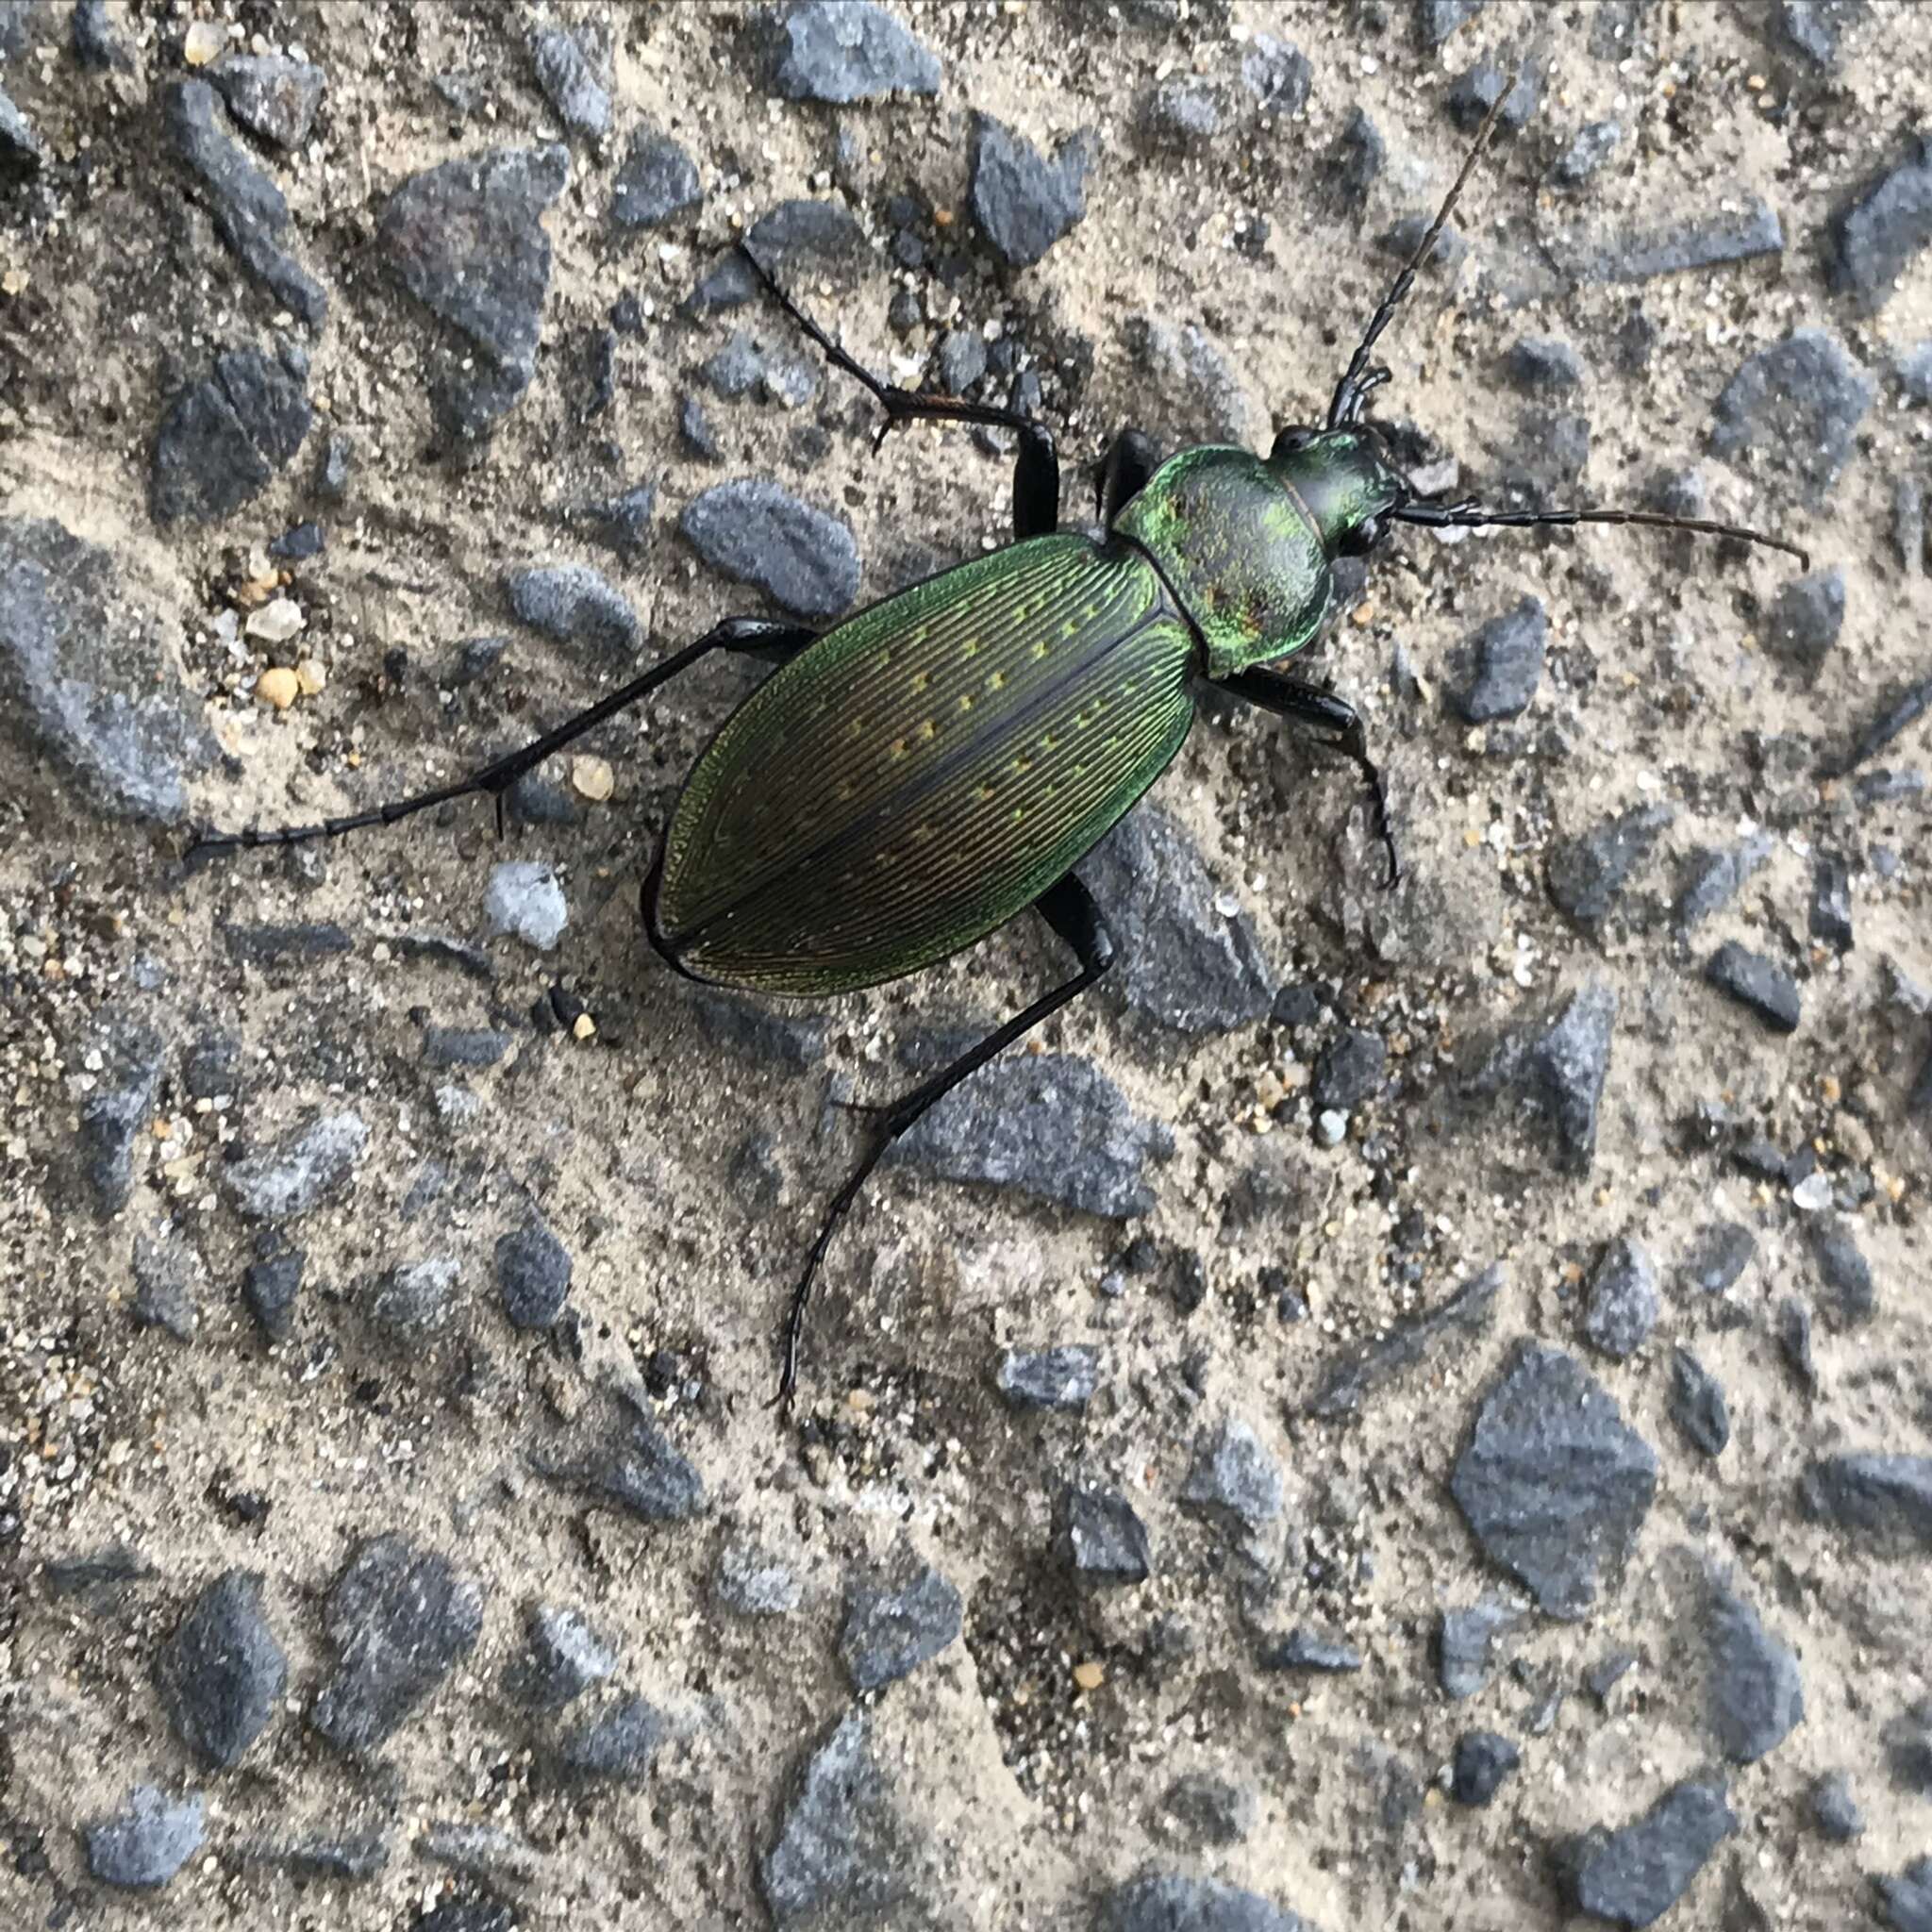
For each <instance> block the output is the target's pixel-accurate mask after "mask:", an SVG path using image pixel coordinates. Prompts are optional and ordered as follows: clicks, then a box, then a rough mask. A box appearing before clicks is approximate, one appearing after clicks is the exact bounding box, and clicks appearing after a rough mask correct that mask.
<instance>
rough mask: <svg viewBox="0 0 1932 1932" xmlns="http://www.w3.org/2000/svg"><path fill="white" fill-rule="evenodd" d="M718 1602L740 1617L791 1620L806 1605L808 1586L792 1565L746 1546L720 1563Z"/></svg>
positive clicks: (736, 1545) (735, 1546)
mask: <svg viewBox="0 0 1932 1932" xmlns="http://www.w3.org/2000/svg"><path fill="white" fill-rule="evenodd" d="M713 1588H714V1589H715V1590H716V1591H717V1595H718V1601H719V1602H720V1603H721V1604H723V1605H724V1607H725V1608H726V1609H727V1610H736V1611H737V1612H738V1614H739V1615H740V1616H741V1617H789V1616H790V1615H791V1612H792V1611H793V1610H795V1609H797V1607H799V1605H800V1604H802V1603H803V1602H804V1601H805V1586H804V1584H803V1583H801V1582H800V1581H799V1579H798V1576H797V1574H796V1573H795V1572H794V1571H793V1570H791V1568H790V1566H789V1565H787V1564H784V1563H780V1562H778V1561H777V1560H776V1559H775V1558H774V1557H768V1556H766V1555H765V1554H764V1553H763V1552H762V1551H759V1550H756V1549H753V1548H751V1547H750V1546H749V1545H747V1544H744V1543H732V1544H730V1545H729V1546H728V1547H727V1548H726V1549H725V1551H724V1555H723V1556H722V1557H719V1559H718V1574H717V1575H716V1577H715V1578H714V1579H713Z"/></svg>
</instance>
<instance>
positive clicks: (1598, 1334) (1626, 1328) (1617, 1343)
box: [1583, 1235, 1661, 1361]
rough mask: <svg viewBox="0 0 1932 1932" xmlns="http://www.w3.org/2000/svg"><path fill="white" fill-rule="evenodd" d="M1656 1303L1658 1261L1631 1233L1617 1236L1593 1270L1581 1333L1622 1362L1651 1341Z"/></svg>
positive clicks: (1593, 1345)
mask: <svg viewBox="0 0 1932 1932" xmlns="http://www.w3.org/2000/svg"><path fill="white" fill-rule="evenodd" d="M1660 1306H1661V1297H1660V1296H1659V1294H1658V1292H1657V1264H1656V1263H1655V1262H1654V1261H1652V1259H1651V1258H1650V1256H1649V1254H1648V1253H1647V1252H1646V1250H1645V1249H1643V1248H1642V1247H1641V1245H1640V1244H1639V1243H1638V1242H1636V1241H1632V1240H1631V1239H1630V1238H1629V1236H1627V1235H1623V1236H1619V1238H1618V1239H1617V1240H1615V1241H1612V1242H1611V1243H1610V1244H1609V1246H1608V1247H1607V1248H1606V1249H1605V1250H1604V1251H1603V1254H1602V1255H1601V1256H1600V1257H1598V1259H1597V1264H1596V1267H1595V1270H1594V1271H1593V1272H1592V1273H1591V1277H1590V1299H1589V1303H1588V1305H1587V1307H1586V1308H1585V1311H1584V1317H1583V1333H1584V1336H1585V1338H1586V1339H1587V1340H1588V1341H1589V1342H1590V1344H1591V1347H1592V1348H1594V1349H1596V1350H1597V1351H1598V1353H1599V1354H1602V1355H1607V1356H1609V1357H1612V1359H1614V1360H1617V1361H1622V1360H1624V1358H1626V1357H1629V1356H1632V1355H1635V1354H1636V1353H1637V1351H1638V1350H1639V1349H1640V1348H1641V1347H1642V1346H1643V1344H1644V1343H1645V1342H1646V1341H1649V1339H1650V1332H1651V1330H1652V1329H1653V1328H1655V1327H1656V1326H1657V1313H1658V1309H1659V1307H1660Z"/></svg>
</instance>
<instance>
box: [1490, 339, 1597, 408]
mask: <svg viewBox="0 0 1932 1932" xmlns="http://www.w3.org/2000/svg"><path fill="white" fill-rule="evenodd" d="M1503 368H1504V372H1505V374H1507V376H1508V377H1509V380H1510V381H1511V382H1513V383H1514V384H1515V385H1516V387H1517V388H1518V389H1520V390H1522V391H1524V393H1525V394H1528V395H1549V394H1553V393H1555V392H1556V391H1560V390H1566V389H1574V388H1576V387H1577V385H1578V384H1579V383H1581V382H1582V380H1583V374H1584V371H1583V358H1582V357H1581V356H1579V355H1578V354H1577V353H1576V351H1575V350H1574V349H1573V348H1572V347H1571V346H1570V344H1569V343H1568V342H1561V341H1555V340H1553V339H1552V338H1550V337H1548V336H1523V337H1521V338H1519V339H1518V340H1517V341H1515V342H1514V343H1512V344H1511V345H1510V348H1509V352H1508V354H1507V356H1505V357H1504V358H1503Z"/></svg>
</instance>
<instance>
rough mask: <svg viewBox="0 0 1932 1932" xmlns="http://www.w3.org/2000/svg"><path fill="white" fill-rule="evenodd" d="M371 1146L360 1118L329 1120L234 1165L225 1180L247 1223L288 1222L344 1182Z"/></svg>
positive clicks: (325, 1118)
mask: <svg viewBox="0 0 1932 1932" xmlns="http://www.w3.org/2000/svg"><path fill="white" fill-rule="evenodd" d="M368 1145H369V1129H368V1127H367V1125H366V1124H364V1123H363V1120H362V1116H361V1115H360V1114H358V1113H347V1112H344V1113H332V1114H325V1115H323V1116H322V1117H321V1118H320V1119H317V1120H314V1121H311V1122H310V1123H309V1124H308V1126H306V1127H302V1128H300V1129H298V1130H297V1131H296V1132H295V1133H293V1134H291V1135H289V1136H288V1137H287V1138H286V1139H284V1140H283V1141H280V1142H279V1143H278V1144H277V1145H275V1146H274V1147H268V1148H264V1149H263V1150H262V1151H261V1152H260V1153H259V1154H251V1155H250V1156H248V1157H247V1158H246V1159H243V1160H238V1161H236V1162H235V1163H234V1164H233V1165H232V1166H231V1167H230V1168H229V1169H228V1170H227V1173H226V1174H225V1176H224V1178H225V1182H226V1184H227V1189H228V1193H229V1196H230V1198H231V1199H232V1200H233V1201H234V1203H235V1206H236V1208H237V1209H238V1210H239V1211H240V1212H241V1213H242V1214H243V1215H245V1216H246V1217H247V1218H248V1219H249V1220H251V1221H289V1220H292V1219H293V1218H294V1217H295V1216H296V1215H299V1214H307V1213H308V1210H309V1209H310V1208H313V1207H315V1206H316V1205H317V1204H318V1203H319V1202H320V1201H322V1200H323V1199H324V1198H325V1196H327V1195H328V1194H329V1193H331V1192H332V1191H334V1190H335V1189H336V1188H338V1187H340V1186H341V1184H342V1183H343V1182H345V1181H346V1180H347V1179H348V1178H349V1176H350V1175H351V1174H353V1173H354V1171H355V1168H356V1165H357V1163H358V1161H359V1160H360V1159H361V1158H362V1154H363V1150H364V1149H365V1148H366V1147H367V1146H368Z"/></svg>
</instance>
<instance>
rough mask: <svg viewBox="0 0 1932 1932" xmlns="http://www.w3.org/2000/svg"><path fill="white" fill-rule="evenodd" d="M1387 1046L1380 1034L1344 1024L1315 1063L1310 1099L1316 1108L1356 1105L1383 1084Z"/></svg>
mask: <svg viewBox="0 0 1932 1932" xmlns="http://www.w3.org/2000/svg"><path fill="white" fill-rule="evenodd" d="M1388 1065H1389V1048H1388V1046H1387V1044H1386V1043H1385V1042H1384V1041H1383V1040H1382V1037H1381V1035H1380V1034H1377V1033H1369V1032H1365V1031H1361V1030H1359V1029H1357V1028H1355V1027H1346V1028H1344V1029H1343V1030H1342V1031H1341V1033H1339V1034H1337V1035H1336V1037H1335V1039H1334V1040H1333V1041H1330V1042H1329V1044H1328V1045H1327V1046H1326V1047H1324V1049H1323V1051H1322V1056H1321V1058H1319V1059H1318V1060H1317V1061H1316V1062H1315V1073H1314V1078H1313V1080H1312V1081H1311V1083H1310V1085H1309V1089H1308V1093H1309V1098H1310V1099H1311V1100H1312V1102H1313V1103H1314V1105H1315V1106H1316V1107H1318V1108H1331V1107H1332V1108H1343V1109H1346V1108H1356V1107H1359V1106H1360V1105H1361V1104H1362V1102H1363V1101H1365V1100H1368V1099H1371V1098H1372V1097H1373V1096H1374V1094H1375V1093H1377V1092H1378V1091H1380V1089H1381V1086H1382V1079H1383V1075H1384V1074H1385V1073H1386V1071H1387V1069H1388Z"/></svg>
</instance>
